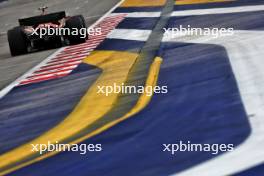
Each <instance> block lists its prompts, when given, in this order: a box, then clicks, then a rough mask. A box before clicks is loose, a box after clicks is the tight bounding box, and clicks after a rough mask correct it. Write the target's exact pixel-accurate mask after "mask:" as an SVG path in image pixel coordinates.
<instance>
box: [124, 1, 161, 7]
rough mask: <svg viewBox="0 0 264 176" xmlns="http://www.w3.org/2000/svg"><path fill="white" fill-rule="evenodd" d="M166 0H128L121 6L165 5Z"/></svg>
mask: <svg viewBox="0 0 264 176" xmlns="http://www.w3.org/2000/svg"><path fill="white" fill-rule="evenodd" d="M165 3H166V0H126V1H125V2H123V3H122V4H121V7H151V6H163V5H164V4H165Z"/></svg>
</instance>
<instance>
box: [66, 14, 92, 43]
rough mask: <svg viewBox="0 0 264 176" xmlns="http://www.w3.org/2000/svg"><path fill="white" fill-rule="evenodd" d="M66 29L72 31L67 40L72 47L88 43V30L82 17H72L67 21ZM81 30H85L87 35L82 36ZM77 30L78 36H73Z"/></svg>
mask: <svg viewBox="0 0 264 176" xmlns="http://www.w3.org/2000/svg"><path fill="white" fill-rule="evenodd" d="M65 27H66V28H69V29H70V35H68V36H67V38H68V40H69V42H70V44H71V45H74V44H80V43H84V42H85V41H86V38H87V30H86V24H85V21H84V18H83V16H82V15H77V16H73V17H70V18H69V19H68V20H66V25H65ZM81 28H85V31H86V35H82V34H81V32H79V31H80V29H81ZM76 29H77V30H78V35H72V34H73V33H75V32H76ZM83 30H84V29H83ZM74 31H75V32H74Z"/></svg>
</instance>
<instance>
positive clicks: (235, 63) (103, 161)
mask: <svg viewBox="0 0 264 176" xmlns="http://www.w3.org/2000/svg"><path fill="white" fill-rule="evenodd" d="M216 1H217V0H216ZM172 2H173V1H163V0H157V1H152V2H150V1H142V0H126V1H124V2H123V3H122V5H121V6H119V7H117V8H116V9H115V10H114V11H113V12H112V14H109V20H106V21H102V23H101V24H99V26H100V25H101V26H109V24H111V23H112V22H110V21H111V19H114V21H117V22H116V23H117V24H118V25H117V26H115V29H114V30H111V32H110V33H109V34H107V36H106V38H104V39H103V40H102V41H101V43H100V45H98V46H96V48H94V49H95V51H93V52H91V53H89V55H88V57H85V58H84V59H82V62H81V63H79V64H78V66H77V67H76V68H75V69H73V70H72V72H70V73H69V74H67V75H65V76H63V77H61V78H56V79H55V78H54V79H51V80H45V81H43V80H42V81H37V82H34V83H29V84H26V85H19V86H16V87H14V88H13V89H12V90H11V91H10V92H9V93H7V94H5V96H4V97H3V98H2V99H1V101H0V107H1V109H0V112H1V121H0V122H1V124H0V131H1V133H3V134H5V135H4V136H1V137H0V153H1V155H0V172H1V174H2V173H8V175H15V176H17V175H18V176H19V175H22V176H23V175H43V176H45V175H65V176H66V175H78V176H79V175H80V176H87V175H91V176H101V175H107V176H108V175H109V176H119V175H120V176H121V175H122V176H123V175H127V176H130V175H131V176H134V175H137V176H138V175H142V176H156V175H157V176H161V175H194V176H196V175H198V176H200V175H201V176H206V175H208V176H211V175H214V176H215V175H219V176H223V175H249V176H251V175H256V176H261V175H263V173H264V167H263V161H264V159H263V158H264V153H263V144H264V137H263V132H264V131H263V129H264V121H263V116H264V112H263V109H264V108H263V104H264V103H263V102H264V101H263V95H264V92H263V90H264V89H263V77H264V73H263V65H264V62H263V59H262V58H263V55H264V53H263V51H264V45H263V39H264V38H263V37H264V34H263V28H264V26H263V15H264V6H263V5H264V2H263V1H260V0H258V1H257V0H254V1H247V0H240V1H225V0H218V2H213V1H207V0H199V1H193V0H179V1H176V3H175V4H174V2H173V3H172ZM168 4H170V8H167V6H168ZM173 5H174V6H173ZM172 6H173V8H172ZM168 9H170V10H168ZM0 13H1V12H0ZM124 14H126V15H125V16H124V17H123V16H122V15H124ZM161 20H164V21H161ZM104 24H106V25H104ZM188 24H190V25H191V26H192V27H202V28H205V27H218V28H220V27H233V28H234V31H235V32H234V34H233V36H232V37H230V36H221V37H219V38H214V37H213V36H210V35H209V36H208V35H207V36H206V35H205V36H203V35H176V36H174V37H166V36H163V38H162V39H161V38H160V37H159V36H160V34H161V32H162V30H161V28H162V26H164V25H165V26H166V28H171V27H179V25H188ZM153 37H154V38H153ZM155 37H156V38H155ZM90 42H91V41H90V40H88V41H87V43H86V44H85V45H89V43H90ZM155 42H157V43H155ZM157 46H158V47H157ZM80 47H81V48H83V46H80ZM76 48H79V46H76V47H73V48H68V50H67V53H68V51H69V50H70V51H71V50H74V52H75V51H76ZM157 49H158V50H157ZM47 52H52V51H47ZM61 52H64V53H65V52H66V49H62V51H61ZM74 52H73V53H74ZM142 53H143V54H142ZM36 54H38V53H34V54H32V55H36ZM150 56H151V57H150ZM21 57H26V56H21ZM54 57H55V58H56V57H58V56H56V55H55V56H54ZM160 58H162V59H163V61H162V63H161V59H160ZM59 62H60V61H59ZM137 63H141V64H137ZM143 63H145V64H143ZM160 64H161V65H160ZM157 78H158V81H157V83H156V80H157ZM113 82H115V83H117V84H118V85H120V84H121V83H125V84H127V85H142V84H146V85H155V84H158V85H160V86H163V85H166V86H168V89H169V91H168V93H167V94H155V95H153V96H152V97H147V96H146V95H144V94H136V95H130V94H121V95H116V94H111V95H110V96H108V97H106V96H103V95H99V94H96V93H95V92H96V86H97V85H111V84H112V83H113ZM87 90H88V91H87ZM54 107H56V108H54ZM60 122H61V123H60ZM47 140H51V141H52V142H54V141H56V140H57V141H60V142H65V143H82V144H96V143H100V144H102V146H103V151H101V152H89V153H87V154H85V155H80V154H79V153H78V152H60V153H55V152H53V153H52V152H51V153H45V154H44V156H40V155H39V154H37V153H32V152H30V146H29V144H30V143H47ZM180 140H181V141H184V142H187V141H191V142H192V143H201V144H204V143H211V144H230V143H231V144H233V145H234V146H235V150H234V151H232V152H219V153H218V154H216V155H213V154H211V153H210V152H202V151H201V152H179V151H177V152H176V153H175V154H174V155H171V154H170V153H168V152H163V151H162V144H171V143H172V144H173V143H178V142H179V141H180ZM22 144H25V145H22ZM12 149H13V150H12Z"/></svg>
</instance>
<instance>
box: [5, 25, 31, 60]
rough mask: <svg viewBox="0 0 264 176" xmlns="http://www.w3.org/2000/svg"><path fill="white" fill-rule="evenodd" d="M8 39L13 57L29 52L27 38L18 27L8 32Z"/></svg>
mask: <svg viewBox="0 0 264 176" xmlns="http://www.w3.org/2000/svg"><path fill="white" fill-rule="evenodd" d="M7 38H8V43H9V48H10V52H11V55H12V56H17V55H21V54H26V53H27V52H28V51H27V40H26V36H25V35H24V33H23V29H22V28H21V27H19V26H18V27H14V28H13V29H10V30H8V32H7Z"/></svg>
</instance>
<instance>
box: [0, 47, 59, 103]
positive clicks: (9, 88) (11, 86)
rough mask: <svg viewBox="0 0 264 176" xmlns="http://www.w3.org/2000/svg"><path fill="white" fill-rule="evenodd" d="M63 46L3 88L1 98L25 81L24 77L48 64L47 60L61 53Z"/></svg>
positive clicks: (0, 93)
mask: <svg viewBox="0 0 264 176" xmlns="http://www.w3.org/2000/svg"><path fill="white" fill-rule="evenodd" d="M63 49H64V47H63V48H60V49H58V50H57V51H56V52H54V53H53V54H51V55H50V56H49V57H47V58H46V59H44V60H43V61H42V62H41V63H39V64H38V65H37V66H35V67H33V68H32V69H30V70H29V71H28V72H26V73H25V74H24V75H22V76H20V77H19V78H17V79H16V80H15V81H14V82H12V83H11V84H9V85H8V86H6V87H5V88H4V89H2V90H1V91H0V99H1V98H3V97H4V96H5V95H6V94H7V93H8V92H9V91H11V90H12V89H13V88H14V87H16V86H18V85H19V83H20V82H21V81H23V80H24V79H26V78H27V77H28V76H30V75H32V74H33V73H34V72H35V71H36V70H38V69H39V68H40V67H42V66H44V65H46V63H47V62H49V61H50V60H51V59H53V58H54V56H56V55H57V54H58V53H60V52H61V51H62V50H63Z"/></svg>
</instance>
